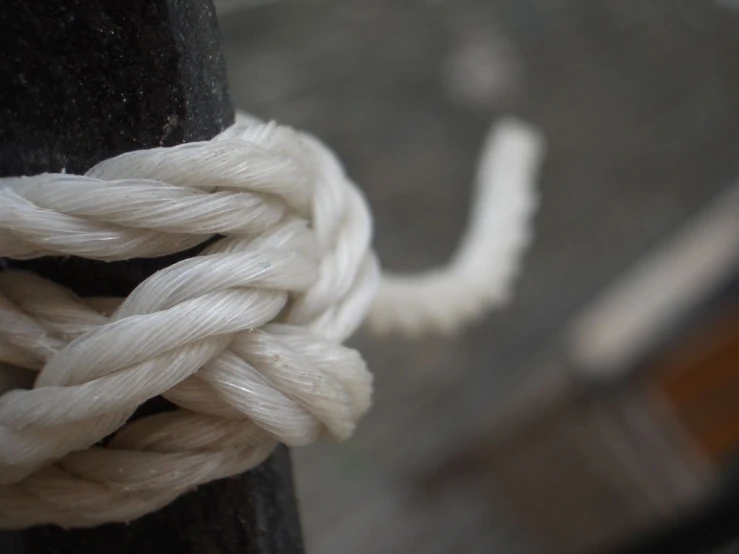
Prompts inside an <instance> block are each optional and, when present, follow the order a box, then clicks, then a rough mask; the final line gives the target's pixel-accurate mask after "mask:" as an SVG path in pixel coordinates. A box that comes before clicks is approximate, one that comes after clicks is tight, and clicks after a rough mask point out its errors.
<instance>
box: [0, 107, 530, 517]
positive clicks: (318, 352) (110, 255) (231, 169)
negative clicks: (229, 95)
mask: <svg viewBox="0 0 739 554" xmlns="http://www.w3.org/2000/svg"><path fill="white" fill-rule="evenodd" d="M542 152H543V141H542V139H541V137H540V136H539V135H538V133H537V132H536V131H534V130H532V129H531V128H529V127H528V126H526V125H524V124H522V123H519V122H516V121H512V120H511V121H507V122H504V123H501V124H500V125H498V127H497V128H496V129H495V130H494V132H493V133H492V134H491V135H490V137H489V139H488V141H487V142H486V146H485V148H484V150H483V156H482V161H481V165H480V171H479V174H478V183H477V186H478V189H477V192H476V199H475V201H474V203H473V212H472V218H471V220H470V223H469V227H468V229H467V231H466V233H465V236H464V237H463V240H462V242H461V245H460V249H459V251H458V252H457V254H455V257H454V258H453V260H452V261H451V263H450V264H449V266H448V267H447V268H443V269H440V270H434V271H432V272H430V273H428V274H425V275H420V276H407V277H402V276H400V277H384V278H382V277H381V275H380V272H379V269H378V263H377V260H376V256H375V254H374V253H373V252H372V250H371V237H372V218H371V214H370V210H369V208H368V206H367V204H366V202H365V201H364V199H363V197H362V195H361V194H360V192H359V190H358V189H357V187H356V186H355V185H354V183H352V182H351V180H349V179H348V177H347V176H346V174H345V172H344V170H343V168H342V166H341V164H340V163H339V162H338V160H337V159H336V158H335V156H334V155H333V153H332V152H331V151H330V150H328V148H326V147H325V146H324V145H323V144H321V143H320V142H319V141H318V140H316V139H315V138H313V137H310V136H308V135H306V134H302V133H298V132H296V131H294V130H292V129H290V128H287V127H282V126H277V125H275V124H273V123H268V124H264V123H261V122H258V121H257V120H255V119H253V118H250V117H248V116H240V117H239V118H238V119H237V122H236V124H235V125H233V126H232V127H231V128H229V129H227V130H226V131H224V132H223V133H221V134H220V135H218V136H217V137H215V138H214V139H213V140H211V141H207V142H198V143H189V144H184V145H180V146H175V147H171V148H155V149H150V150H141V151H134V152H129V153H125V154H122V155H120V156H117V157H114V158H111V159H109V160H105V161H103V162H101V163H99V164H98V165H96V166H95V167H93V168H92V169H90V170H89V171H88V172H87V173H86V174H85V175H84V176H79V175H67V174H63V173H62V174H42V175H36V176H30V177H11V178H4V179H0V256H3V257H8V258H17V259H27V258H34V257H39V256H50V255H51V256H70V255H74V256H81V257H85V258H90V259H95V260H105V261H114V260H125V259H129V258H133V257H137V258H141V257H158V256H164V255H167V254H171V253H174V252H179V251H182V250H185V249H188V248H190V247H193V246H195V245H198V244H202V243H204V242H206V241H211V242H210V244H209V245H208V246H207V247H206V248H205V250H203V251H202V253H201V254H200V255H198V256H195V257H193V258H190V259H186V260H183V261H181V262H178V263H176V264H174V265H172V266H170V267H167V268H165V269H163V270H161V271H159V272H158V273H155V274H154V275H152V276H151V277H149V278H148V279H147V280H146V281H144V282H143V283H141V285H139V286H138V287H137V288H136V289H135V290H134V291H133V292H132V293H131V294H130V295H129V296H128V297H127V298H125V299H115V298H84V299H83V298H79V297H77V296H75V295H74V294H72V293H71V292H69V291H67V290H66V289H64V288H62V287H60V286H58V285H56V284H53V283H51V282H49V281H46V280H44V279H43V278H41V277H38V276H35V275H33V274H30V273H26V272H21V271H15V270H12V271H5V272H2V273H0V363H1V364H2V365H1V366H0V393H2V394H1V395H0V527H4V528H21V527H26V526H29V525H35V524H40V523H57V524H59V525H62V526H69V527H79V526H92V525H98V524H101V523H104V522H110V521H129V520H131V519H134V518H136V517H138V516H140V515H143V514H145V513H148V512H151V511H153V510H156V509H158V508H159V507H161V506H163V505H165V504H167V503H169V502H170V501H172V500H173V499H174V498H176V497H177V496H179V495H180V494H182V493H183V492H185V491H187V490H190V489H192V488H193V487H195V486H197V485H199V484H202V483H205V482H208V481H211V480H214V479H218V478H221V477H226V476H229V475H234V474H237V473H240V472H243V471H245V470H247V469H249V468H251V467H253V466H255V465H256V464H258V463H259V462H260V461H262V460H263V459H264V458H265V457H266V456H267V455H268V454H269V453H270V452H271V450H272V449H273V447H274V445H275V444H276V442H278V441H279V442H283V443H285V444H288V445H290V446H297V445H304V444H308V443H310V442H313V441H315V440H316V439H318V438H320V437H321V436H324V435H330V436H332V437H333V438H335V439H338V440H342V439H345V438H347V437H349V436H350V435H351V434H352V432H353V431H354V428H355V425H356V423H357V421H358V419H359V418H360V417H361V415H362V414H363V413H364V412H365V411H366V410H367V409H368V408H369V405H370V397H371V385H372V377H371V374H370V373H369V372H368V370H367V368H366V366H365V364H364V361H363V360H362V358H361V356H360V354H359V353H358V352H356V351H355V350H352V349H350V348H348V347H345V346H343V345H342V342H343V341H344V340H345V339H346V338H347V337H348V336H350V335H351V334H352V333H353V332H354V331H355V330H356V329H357V328H358V327H359V326H360V325H361V323H362V322H363V321H364V320H365V319H366V318H369V321H370V323H371V324H372V325H373V326H374V327H375V328H378V329H380V330H390V329H401V330H402V331H405V332H406V333H410V334H419V333H423V332H427V331H451V330H454V329H457V328H458V327H459V326H460V325H462V324H463V323H465V322H467V321H468V320H470V319H472V318H474V317H478V316H479V315H480V314H481V313H483V312H484V311H485V310H487V309H489V308H490V307H492V306H494V305H496V304H499V303H501V302H503V301H504V300H506V299H507V297H508V291H509V288H510V284H511V282H512V279H513V277H514V276H515V274H516V272H517V270H518V267H519V262H520V258H521V255H522V252H523V251H524V249H525V247H526V245H527V244H528V242H529V237H530V233H529V227H530V219H531V216H532V213H533V209H534V207H535V194H534V193H533V184H532V183H533V180H534V175H535V171H536V169H537V168H538V165H539V159H540V157H541V155H542ZM28 370H31V371H35V372H38V374H37V376H36V377H35V382H34V383H33V385H32V387H30V388H24V387H23V383H22V380H23V379H24V378H25V377H27V374H28V373H29V371H28ZM16 377H19V378H20V381H21V382H18V381H15V380H14V379H15V378H16ZM2 379H4V380H5V381H7V382H6V383H5V384H4V385H3V380H2ZM3 386H4V388H5V389H6V390H5V392H3V390H2V387H3ZM158 395H162V396H164V397H165V398H167V399H168V400H170V401H171V402H173V403H174V404H176V405H177V406H178V409H177V410H176V411H173V412H167V413H161V414H156V415H153V416H149V417H145V418H143V419H140V420H137V421H133V422H129V423H126V422H127V421H128V420H129V418H130V417H131V415H132V414H133V412H134V411H135V410H136V408H138V407H139V406H140V405H141V404H142V403H143V402H145V401H146V400H148V399H150V398H153V397H155V396H158ZM107 437H110V438H109V439H107Z"/></svg>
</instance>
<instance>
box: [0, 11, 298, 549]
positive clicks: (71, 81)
mask: <svg viewBox="0 0 739 554" xmlns="http://www.w3.org/2000/svg"><path fill="white" fill-rule="evenodd" d="M232 121H233V109H232V107H231V103H230V100H229V97H228V93H227V86H226V76H225V67H224V64H223V60H222V58H221V54H220V48H219V40H218V28H217V22H216V17H215V12H214V9H213V6H212V3H211V0H125V1H121V0H4V1H2V2H0V176H13V175H32V174H37V173H42V172H58V171H62V170H64V171H67V172H68V173H80V172H84V171H85V170H87V169H88V168H89V167H91V166H92V165H94V164H95V163H97V162H98V161H100V160H102V159H105V158H107V157H110V156H113V155H116V154H120V153H122V152H126V151H130V150H135V149H141V148H151V147H156V146H170V145H174V144H179V143H183V142H190V141H197V140H207V139H210V138H211V137H213V136H214V135H216V134H217V133H218V132H220V131H221V130H222V129H224V128H225V127H227V126H228V125H229V124H230V123H231V122H232ZM190 254H192V253H180V254H177V255H175V256H168V257H166V258H159V259H153V260H151V259H150V260H144V259H141V260H139V259H136V260H129V261H126V262H116V263H103V262H94V261H90V260H83V259H78V258H44V259H40V260H33V261H30V262H23V263H18V262H12V261H9V262H8V264H9V265H10V266H11V267H23V268H25V269H30V270H32V271H35V272H37V273H39V274H41V275H43V276H45V277H47V278H49V279H52V280H54V281H56V282H58V283H61V284H64V285H65V286H68V287H70V288H71V289H73V290H75V291H76V292H77V293H78V294H81V295H93V294H102V295H119V296H123V295H126V294H128V293H129V292H130V291H131V290H132V289H133V288H134V287H135V286H136V285H137V284H138V283H140V282H141V281H142V280H144V279H145V278H146V277H148V276H149V275H150V274H151V273H153V272H154V271H156V270H158V269H160V268H162V267H165V266H166V265H169V264H171V263H173V262H174V261H176V260H178V259H181V258H184V257H186V256H188V255H190ZM169 407H170V406H168V404H167V402H166V401H164V400H161V399H156V400H155V401H154V402H151V403H149V404H148V405H146V406H144V407H143V410H144V411H146V412H149V413H151V412H154V411H160V410H166V409H168V408H169ZM69 509H70V510H74V506H69ZM302 551H303V549H302V541H301V534H300V525H299V520H298V514H297V508H296V503H295V498H294V494H293V483H292V476H291V469H290V461H289V455H288V453H287V450H286V449H284V447H281V448H279V449H278V450H277V452H276V453H275V454H274V455H273V456H272V457H270V458H269V459H268V460H267V461H266V462H264V463H263V464H262V465H261V466H260V467H259V468H257V469H255V470H253V471H250V472H247V473H246V474H244V475H241V476H238V477H234V478H230V479H224V480H221V481H217V482H214V483H210V484H207V485H204V486H202V487H200V488H199V489H197V490H196V491H194V492H192V493H189V494H187V495H184V496H183V497H181V498H179V499H178V500H177V501H175V502H174V503H172V504H170V505H169V506H167V507H165V508H163V509H162V510H160V511H158V512H156V513H153V514H149V515H147V516H144V517H142V518H140V519H138V520H136V521H133V522H131V523H130V524H108V525H103V526H100V527H97V528H93V529H73V530H64V529H61V528H59V527H56V526H53V525H48V526H39V527H35V528H31V529H28V530H25V531H19V532H0V553H7V554H37V553H38V554H42V553H43V554H101V553H106V554H118V553H120V554H123V553H134V554H147V553H157V554H168V553H173V554H220V553H223V554H230V553H236V552H238V553H247V554H252V553H253V554H267V553H270V554H275V553H284V554H288V553H289V554H292V553H295V554H297V553H300V552H302Z"/></svg>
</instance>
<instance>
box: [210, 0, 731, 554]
mask: <svg viewBox="0 0 739 554" xmlns="http://www.w3.org/2000/svg"><path fill="white" fill-rule="evenodd" d="M735 10H736V4H734V3H732V2H730V1H728V0H725V1H723V2H710V1H708V0H677V1H676V0H625V1H623V2H608V1H606V0H453V1H452V0H446V1H444V0H425V1H422V0H415V1H414V0H323V1H321V0H314V1H310V0H302V1H300V0H292V1H291V0H283V1H282V2H272V3H267V4H265V5H262V6H259V7H252V8H249V9H231V10H229V12H228V13H225V12H224V14H223V17H222V33H223V42H224V51H225V56H226V60H227V65H228V68H229V72H230V81H231V89H232V94H233V98H234V101H235V103H236V104H237V106H238V107H240V108H243V109H246V110H248V111H251V112H252V113H255V114H257V115H259V116H261V117H264V118H274V119H276V120H278V121H280V122H283V123H287V124H290V125H293V126H295V127H298V128H302V129H306V130H309V131H311V132H313V133H314V134H316V135H318V136H319V137H321V138H322V139H323V140H324V141H325V142H327V143H328V144H329V145H330V146H331V147H332V148H334V149H335V150H336V151H337V152H338V153H339V155H340V156H341V158H342V159H343V160H344V162H345V164H346V167H347V168H348V171H349V173H350V174H351V175H352V177H353V178H354V179H355V180H356V182H358V183H359V184H360V185H361V186H362V187H363V189H364V191H365V193H366V195H367V197H368V199H369V201H370V203H371V205H372V207H373V209H374V212H375V223H376V241H375V244H376V247H377V250H378V252H379V254H380V257H381V259H382V261H383V263H384V264H385V266H386V267H388V268H392V269H393V270H412V269H419V268H425V267H429V266H432V265H436V264H438V263H441V262H443V261H444V260H445V259H446V258H447V257H448V256H449V254H450V253H451V252H452V251H453V249H454V245H455V241H456V238H457V237H458V235H459V233H460V231H461V229H462V226H463V224H464V221H465V217H466V212H467V209H468V201H469V183H470V181H471V178H472V175H473V171H474V163H475V159H476V155H477V151H478V147H479V143H480V141H481V138H482V136H483V134H484V132H485V130H486V128H487V127H488V126H489V125H490V123H491V122H493V121H494V120H495V119H496V118H497V117H499V116H500V115H501V114H504V113H513V114H516V115H518V116H520V117H522V118H524V119H526V120H528V121H530V122H532V123H534V124H535V125H537V126H538V127H540V128H541V129H542V131H543V132H544V133H545V134H546V136H547V138H548V141H549V154H548V157H547V160H546V163H545V167H544V171H543V176H542V178H541V202H542V203H541V210H540V212H539V215H538V217H537V237H536V241H535V244H534V246H533V249H532V250H531V252H530V253H529V255H528V256H527V259H526V266H525V272H524V275H523V277H522V279H521V280H520V282H519V283H518V286H517V289H516V297H515V300H514V302H513V303H512V304H511V305H510V306H509V307H508V308H506V309H505V310H503V311H499V312H497V313H495V314H494V315H492V316H490V317H489V318H487V319H486V320H485V321H484V322H482V323H480V324H478V325H475V326H474V327H472V328H470V329H468V330H467V331H466V332H464V333H463V334H461V335H460V336H458V337H455V338H446V339H438V338H435V339H429V340H422V341H413V342H408V341H404V340H401V339H392V340H386V339H382V340H381V339H377V338H374V337H371V336H369V335H367V334H363V333H360V335H359V336H358V337H356V339H354V340H353V342H354V344H355V345H356V346H357V347H359V348H360V349H361V350H362V351H363V353H364V354H365V356H366V358H367V360H368V362H369V364H370V366H371V368H372V369H373V370H374V372H375V376H376V393H375V403H374V408H373V410H372V412H371V413H370V414H369V415H368V416H367V417H366V418H365V419H364V421H363V422H362V424H361V426H360V428H359V430H358V432H357V434H356V436H355V437H354V438H353V439H352V440H350V441H348V442H346V443H344V444H340V445H335V444H330V443H323V444H319V445H316V446H313V447H310V448H306V449H302V450H298V451H296V452H295V455H294V459H295V463H296V473H297V479H298V489H299V496H300V501H301V506H302V514H303V523H304V528H305V534H306V539H307V543H308V551H309V552H313V553H320V554H346V553H352V554H378V553H382V554H393V553H406V552H425V553H428V554H432V553H439V554H443V553H448V552H453V551H455V550H459V551H463V552H465V554H473V553H476V552H480V553H489V552H501V553H504V554H515V553H517V552H520V553H528V552H535V551H538V547H537V545H536V541H535V538H534V537H530V536H528V535H527V533H526V532H525V531H524V530H522V529H519V528H518V527H517V526H516V522H515V521H512V520H511V519H510V518H509V517H507V516H506V514H505V513H504V511H503V510H501V509H500V507H499V506H497V505H496V502H495V499H490V498H488V497H487V496H486V495H483V494H482V493H480V491H479V488H478V487H475V486H466V487H458V488H454V489H451V490H448V491H447V492H445V493H443V494H440V495H435V496H429V495H424V494H421V492H422V491H419V489H418V483H419V482H420V477H421V476H422V475H424V474H425V472H427V471H428V470H429V469H430V468H433V467H434V465H435V463H438V461H439V460H441V459H444V458H445V457H447V456H449V454H450V453H452V452H454V451H455V450H456V449H458V448H460V445H462V444H464V443H465V441H466V439H468V438H469V437H473V436H475V435H476V433H477V432H479V430H480V429H483V428H484V427H485V424H486V423H487V422H488V421H489V420H490V418H491V417H492V415H493V414H494V413H495V409H496V407H497V406H499V405H500V403H501V402H502V400H503V399H504V398H506V396H507V395H508V394H510V391H511V390H512V388H513V387H515V385H516V384H517V383H519V382H520V380H522V379H525V378H526V377H527V376H530V375H532V374H535V372H536V371H537V368H539V367H541V365H540V361H539V355H538V353H539V352H542V351H544V350H545V349H546V348H548V347H549V346H550V345H551V344H552V342H553V341H556V340H557V337H558V333H559V331H560V329H561V327H562V325H563V323H564V322H565V321H566V320H567V319H568V317H569V316H570V315H571V314H573V313H574V312H575V311H576V310H577V309H578V308H579V307H581V306H582V305H583V304H585V303H586V302H587V301H588V300H589V299H591V298H592V297H593V296H594V295H596V294H597V292H598V291H599V290H601V289H602V287H603V286H604V285H605V284H606V283H608V282H609V281H610V280H611V279H612V278H614V276H615V275H617V274H618V273H619V272H620V271H622V270H623V269H624V268H625V267H627V266H628V265H629V264H630V263H631V262H632V261H633V260H634V259H636V258H637V257H638V256H639V255H641V254H642V253H644V252H645V251H646V250H647V249H648V248H650V247H651V246H653V245H654V244H656V243H658V242H659V241H660V239H662V238H664V237H665V236H666V235H667V234H668V233H669V232H670V231H671V230H673V229H675V228H676V227H677V226H678V225H679V224H680V222H682V221H683V220H684V219H685V218H686V217H687V216H689V215H690V214H692V213H694V212H695V211H696V210H697V209H699V208H700V207H701V206H702V205H704V204H705V203H706V202H707V201H708V200H710V198H712V197H713V196H714V195H715V194H716V193H717V191H719V190H720V189H721V188H722V187H724V186H725V185H726V184H727V183H729V182H731V181H732V180H733V179H734V178H735V177H736V175H737V173H738V172H739V156H738V154H739V12H737V11H735ZM563 494H566V491H563Z"/></svg>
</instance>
